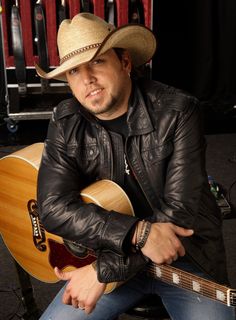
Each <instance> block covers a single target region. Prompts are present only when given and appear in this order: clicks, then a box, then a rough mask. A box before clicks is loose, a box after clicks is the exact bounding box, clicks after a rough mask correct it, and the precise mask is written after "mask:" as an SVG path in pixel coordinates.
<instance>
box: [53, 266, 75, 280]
mask: <svg viewBox="0 0 236 320" xmlns="http://www.w3.org/2000/svg"><path fill="white" fill-rule="evenodd" d="M54 272H55V275H56V276H57V278H59V279H60V280H64V281H67V280H70V278H71V274H70V272H64V271H62V270H61V269H59V268H58V267H55V268H54Z"/></svg>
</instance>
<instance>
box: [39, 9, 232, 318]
mask: <svg viewBox="0 0 236 320" xmlns="http://www.w3.org/2000/svg"><path fill="white" fill-rule="evenodd" d="M58 48H59V55H60V59H61V63H60V66H59V67H58V68H56V69H55V70H53V71H51V72H49V73H45V72H44V71H43V70H41V69H40V68H39V67H38V66H37V72H38V74H39V75H40V76H41V77H44V78H47V79H51V78H55V79H59V80H64V81H68V84H69V86H70V88H71V90H72V93H73V95H74V97H73V98H72V99H68V100H66V101H63V102H62V103H60V104H59V105H58V107H57V108H56V109H55V110H54V112H53V117H52V120H51V123H50V125H49V130H48V136H47V139H46V141H45V148H44V152H43V157H42V162H41V166H40V169H39V177H38V205H39V212H40V216H41V220H42V222H43V224H44V226H45V228H46V229H47V230H48V231H50V232H52V233H55V234H58V235H60V236H61V237H63V238H64V239H66V242H68V243H71V242H73V243H74V247H73V245H72V246H70V247H72V248H73V249H72V250H76V248H77V247H78V248H77V249H78V250H82V249H83V248H89V249H92V250H94V251H95V252H96V261H95V263H93V264H89V265H87V266H84V267H81V268H78V269H76V270H73V271H71V272H65V271H62V270H59V269H58V268H55V273H56V275H57V276H58V278H59V279H61V280H67V281H68V282H67V284H66V285H65V287H64V288H63V289H62V290H61V291H60V292H59V294H58V295H57V297H56V298H55V300H54V301H53V302H52V303H51V304H50V306H49V307H48V309H47V310H46V312H45V313H44V314H43V315H42V317H41V319H51V320H54V319H57V320H59V319H63V320H64V319H67V320H70V319H71V320H72V319H73V320H74V319H94V320H95V319H96V320H99V319H101V320H105V319H109V320H111V319H116V318H117V316H118V315H119V314H121V313H123V312H124V311H125V310H127V309H129V308H130V307H131V306H133V305H135V304H136V303H137V302H138V301H139V300H140V299H141V298H142V297H144V296H145V294H147V293H157V294H159V295H160V296H161V298H162V300H163V303H164V304H165V306H166V308H167V310H168V312H169V314H170V316H171V318H172V319H183V320H186V319H188V320H194V319H202V314H204V317H205V318H204V319H215V320H216V319H217V320H218V319H228V320H230V319H234V310H233V308H231V307H226V306H225V305H224V304H222V303H219V302H214V301H212V300H209V299H207V298H205V297H203V296H201V295H198V294H196V293H191V292H190V291H186V290H183V289H180V288H178V287H175V286H171V285H168V284H166V283H164V282H162V281H160V280H156V279H154V278H152V277H151V276H149V275H147V273H146V271H145V270H146V269H145V268H146V266H147V264H148V263H149V262H150V261H153V262H154V263H156V264H173V265H174V266H176V267H178V268H182V269H184V270H188V271H189V272H191V273H194V274H198V275H200V276H201V277H207V278H211V279H214V281H218V282H221V283H227V274H226V262H225V253H224V245H223V240H222V234H221V216H220V212H219V210H218V208H217V206H216V203H215V201H214V197H213V195H212V194H211V192H210V190H209V186H208V180H207V174H206V171H205V167H204V150H205V142H204V138H203V134H202V131H201V128H200V127H201V123H200V122H201V120H200V117H199V111H198V102H197V100H196V99H195V98H193V97H191V96H190V95H188V94H185V93H183V92H182V91H180V90H177V89H174V88H171V87H168V86H166V85H163V84H161V83H157V82H154V81H150V80H146V79H141V80H137V81H132V80H131V77H130V74H131V73H132V70H133V68H135V67H138V66H141V65H144V64H145V63H146V62H148V61H149V60H150V59H151V58H152V56H153V54H154V52H155V48H156V41H155V37H154V35H153V34H152V32H151V31H150V30H149V29H147V28H146V27H144V26H139V25H128V26H123V27H120V28H117V29H114V28H113V27H112V26H111V25H109V24H107V23H106V22H105V21H103V20H102V19H100V18H98V17H96V16H94V15H92V14H89V13H82V14H79V15H77V16H75V17H74V18H73V19H72V20H65V21H64V22H63V23H62V24H61V26H60V29H59V32H58ZM104 179H105V180H112V181H113V182H115V183H117V184H118V185H119V186H120V187H121V188H122V189H123V190H124V191H125V192H126V193H127V195H128V197H129V198H130V200H131V202H132V206H133V207H134V211H135V216H132V215H125V214H122V213H120V212H119V210H112V209H111V210H107V209H106V208H103V206H99V205H97V204H96V203H87V202H85V201H83V200H82V199H81V197H80V194H81V190H83V189H84V188H85V187H86V186H89V185H91V184H92V183H93V182H95V181H101V180H104ZM103 192H104V193H105V196H106V198H108V199H110V197H111V193H112V191H111V190H109V189H108V190H103ZM76 245H77V246H76ZM110 282H123V284H122V285H121V286H118V287H117V288H116V289H115V290H113V291H112V292H111V293H109V294H104V292H105V289H106V284H107V283H110Z"/></svg>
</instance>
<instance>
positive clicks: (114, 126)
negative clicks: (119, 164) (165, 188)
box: [99, 113, 152, 218]
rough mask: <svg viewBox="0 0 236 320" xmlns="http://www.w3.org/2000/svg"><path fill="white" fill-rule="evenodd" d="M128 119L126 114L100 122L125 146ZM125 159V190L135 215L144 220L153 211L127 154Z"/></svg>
mask: <svg viewBox="0 0 236 320" xmlns="http://www.w3.org/2000/svg"><path fill="white" fill-rule="evenodd" d="M126 117H127V114H126V113H125V114H123V115H122V116H120V117H118V118H115V119H112V120H99V122H100V124H101V125H102V126H103V127H104V128H105V129H106V130H107V131H108V132H115V133H116V134H120V135H121V136H122V137H123V139H122V141H123V144H125V140H126V138H127V136H128V126H127V121H126ZM124 159H125V164H124V186H123V189H124V191H125V192H126V194H127V195H128V197H129V199H130V201H131V203H132V206H133V209H134V212H135V215H136V216H137V217H139V218H144V217H146V216H147V215H151V213H152V209H151V207H150V205H149V203H148V201H147V199H146V198H145V196H144V194H143V192H142V190H141V188H140V186H139V184H138V182H137V180H136V179H135V177H134V175H133V173H132V170H131V169H130V167H129V165H128V163H127V160H126V155H125V154H124Z"/></svg>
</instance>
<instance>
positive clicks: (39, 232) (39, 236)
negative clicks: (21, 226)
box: [27, 199, 47, 251]
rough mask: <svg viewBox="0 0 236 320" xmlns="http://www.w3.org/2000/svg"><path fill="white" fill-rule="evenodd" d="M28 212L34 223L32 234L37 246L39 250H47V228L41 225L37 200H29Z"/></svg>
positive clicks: (32, 223)
mask: <svg viewBox="0 0 236 320" xmlns="http://www.w3.org/2000/svg"><path fill="white" fill-rule="evenodd" d="M27 207H28V213H29V216H30V220H31V225H32V235H33V241H34V245H35V247H36V248H37V249H38V250H39V251H46V250H47V247H46V244H45V241H46V237H45V230H44V228H43V226H42V225H41V222H40V219H39V214H38V206H37V201H36V200H33V199H32V200H29V202H28V204H27Z"/></svg>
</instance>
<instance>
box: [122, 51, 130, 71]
mask: <svg viewBox="0 0 236 320" xmlns="http://www.w3.org/2000/svg"><path fill="white" fill-rule="evenodd" d="M122 66H123V68H124V70H125V71H126V72H127V73H130V72H131V69H132V62H131V57H130V54H129V52H128V51H127V50H124V52H122Z"/></svg>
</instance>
